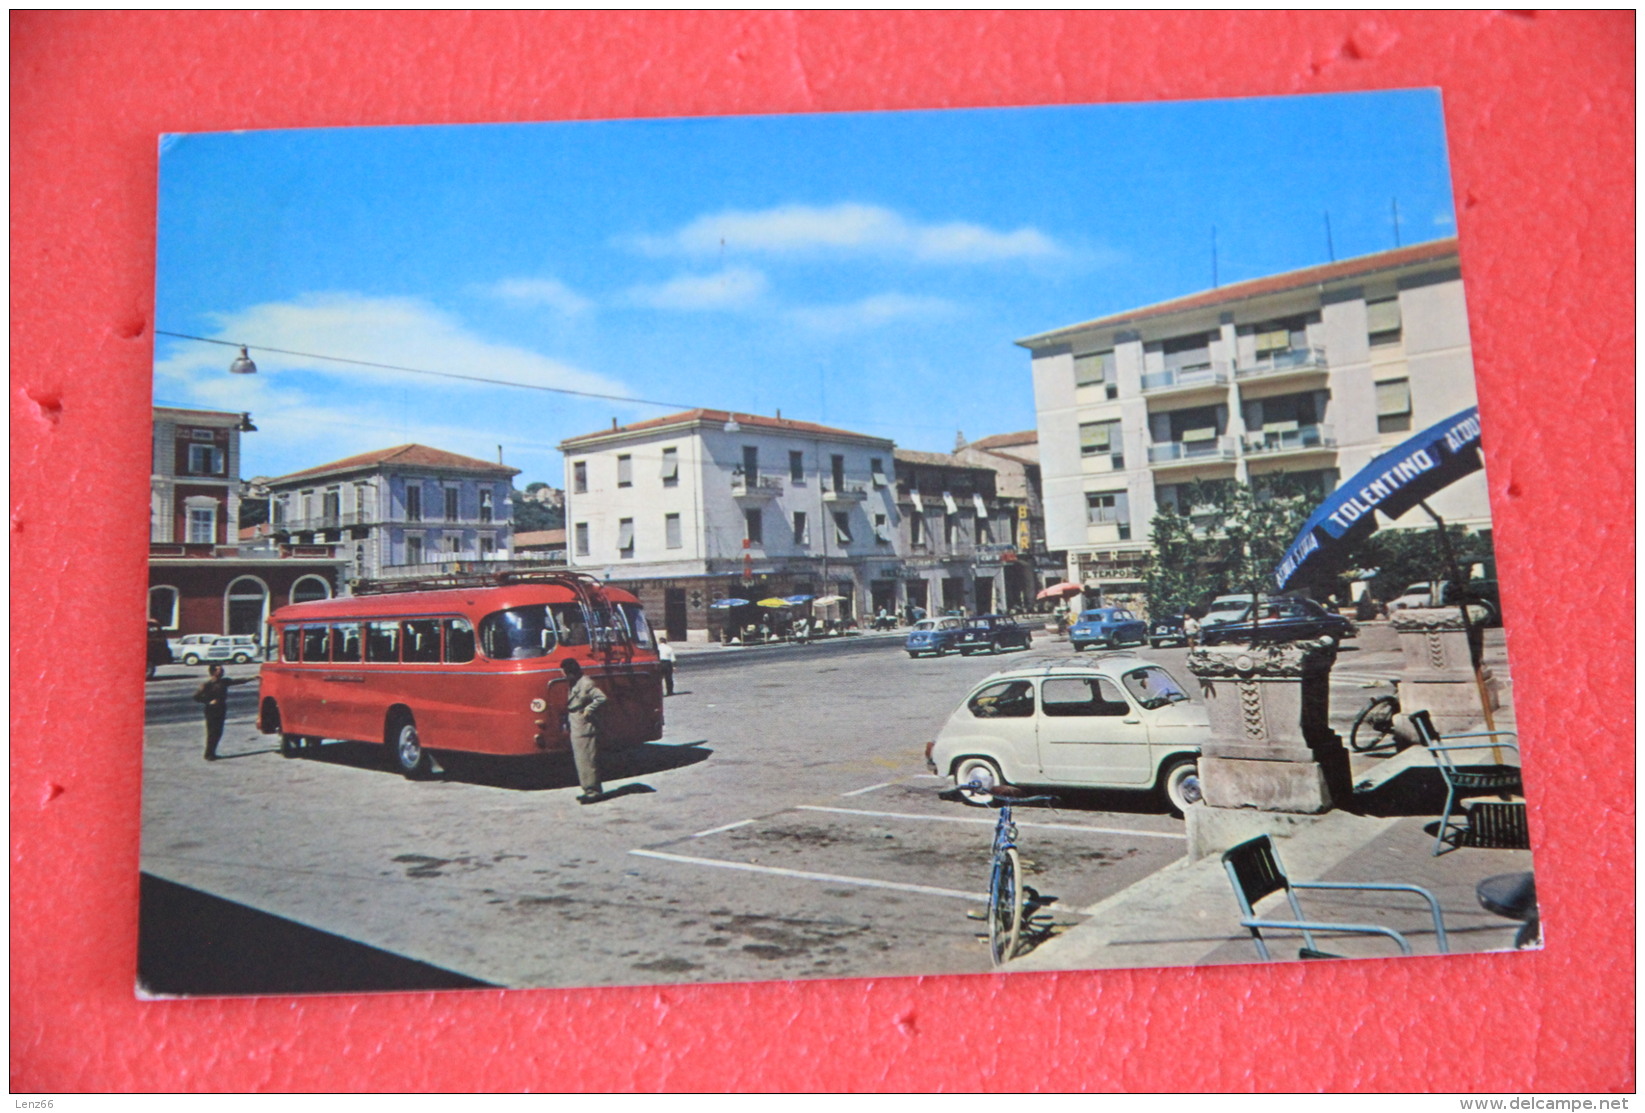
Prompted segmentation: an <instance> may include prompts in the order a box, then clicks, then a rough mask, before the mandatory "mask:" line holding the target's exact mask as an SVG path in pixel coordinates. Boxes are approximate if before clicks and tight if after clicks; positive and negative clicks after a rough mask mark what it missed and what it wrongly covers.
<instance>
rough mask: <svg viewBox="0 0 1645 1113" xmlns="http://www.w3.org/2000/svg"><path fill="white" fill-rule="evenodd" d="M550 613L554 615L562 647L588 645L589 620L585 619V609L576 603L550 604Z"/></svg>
mask: <svg viewBox="0 0 1645 1113" xmlns="http://www.w3.org/2000/svg"><path fill="white" fill-rule="evenodd" d="M548 609H549V611H550V613H552V614H553V615H554V627H555V629H556V630H557V631H558V632H559V635H560V644H561V645H587V644H588V620H587V619H586V618H584V617H583V608H582V607H581V606H579V605H578V604H576V603H550V604H548Z"/></svg>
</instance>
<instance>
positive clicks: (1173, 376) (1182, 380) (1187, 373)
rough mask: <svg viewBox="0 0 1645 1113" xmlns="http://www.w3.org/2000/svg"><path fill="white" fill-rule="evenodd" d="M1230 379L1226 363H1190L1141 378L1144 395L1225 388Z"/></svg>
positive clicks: (1153, 372) (1152, 372)
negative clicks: (1205, 388) (1171, 391)
mask: <svg viewBox="0 0 1645 1113" xmlns="http://www.w3.org/2000/svg"><path fill="white" fill-rule="evenodd" d="M1230 378H1232V376H1231V375H1230V374H1229V371H1228V365H1227V364H1226V363H1223V362H1221V361H1220V360H1219V361H1215V362H1212V363H1191V364H1184V365H1183V366H1181V367H1167V368H1166V369H1165V370H1163V371H1151V372H1149V373H1148V374H1146V375H1144V376H1143V377H1142V392H1143V393H1144V394H1161V393H1164V392H1165V391H1169V390H1192V389H1196V388H1202V387H1215V386H1227V385H1228V380H1229V379H1230Z"/></svg>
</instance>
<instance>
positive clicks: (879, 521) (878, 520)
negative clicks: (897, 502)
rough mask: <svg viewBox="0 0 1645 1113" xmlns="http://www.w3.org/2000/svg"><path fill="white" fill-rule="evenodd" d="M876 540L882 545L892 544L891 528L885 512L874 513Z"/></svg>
mask: <svg viewBox="0 0 1645 1113" xmlns="http://www.w3.org/2000/svg"><path fill="white" fill-rule="evenodd" d="M874 540H875V542H876V543H878V544H881V545H889V544H891V529H890V527H889V526H888V525H887V524H886V521H885V515H884V514H876V515H874Z"/></svg>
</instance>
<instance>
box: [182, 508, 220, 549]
mask: <svg viewBox="0 0 1645 1113" xmlns="http://www.w3.org/2000/svg"><path fill="white" fill-rule="evenodd" d="M188 541H189V544H190V545H215V544H216V543H217V508H216V507H215V506H191V507H189V508H188Z"/></svg>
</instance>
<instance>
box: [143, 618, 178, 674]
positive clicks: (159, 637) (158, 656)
mask: <svg viewBox="0 0 1645 1113" xmlns="http://www.w3.org/2000/svg"><path fill="white" fill-rule="evenodd" d="M173 661H174V658H173V657H172V655H171V645H170V644H169V643H168V642H167V641H166V634H165V631H163V630H161V629H160V624H159V623H158V622H156V621H154V619H152V618H151V619H149V637H148V676H147V679H149V680H153V679H154V674H155V673H156V672H158V671H159V669H160V666H161V665H169V664H171V663H172V662H173Z"/></svg>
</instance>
